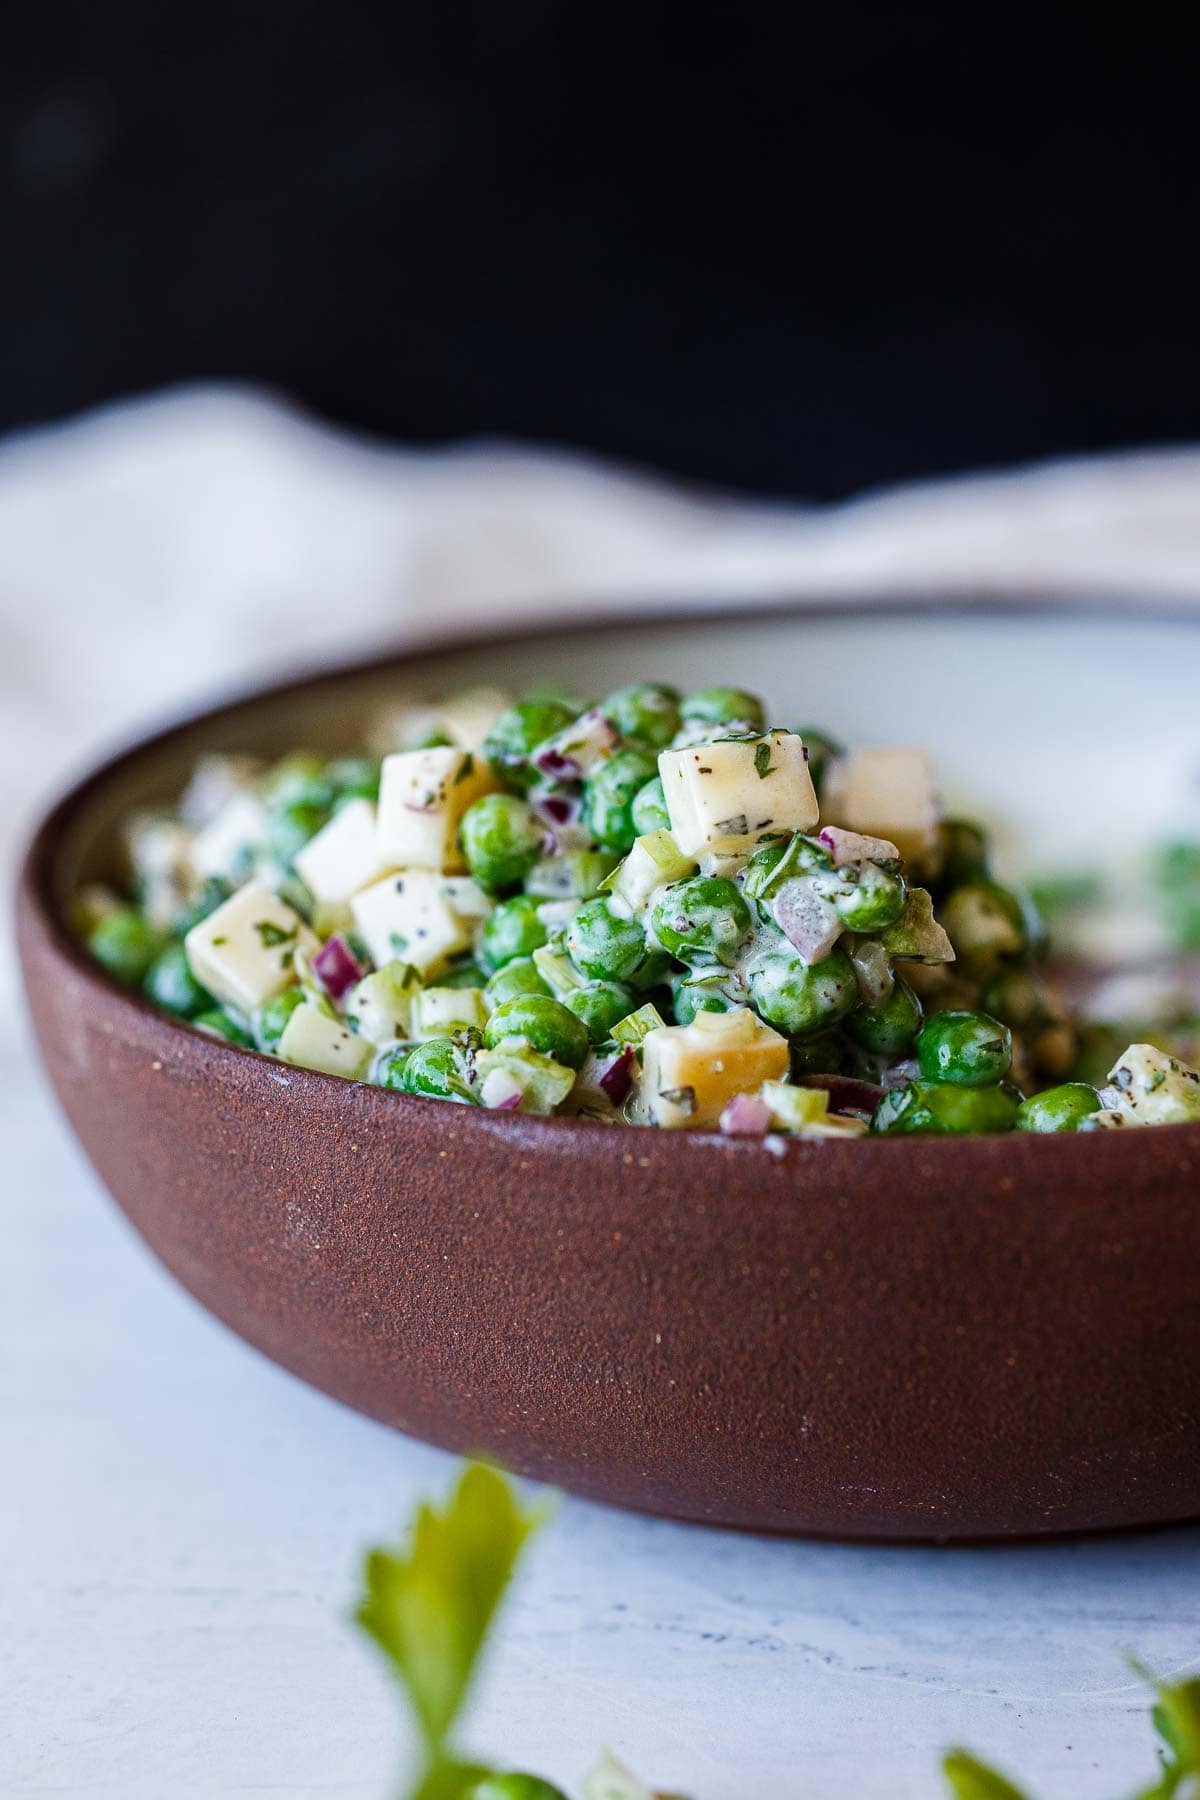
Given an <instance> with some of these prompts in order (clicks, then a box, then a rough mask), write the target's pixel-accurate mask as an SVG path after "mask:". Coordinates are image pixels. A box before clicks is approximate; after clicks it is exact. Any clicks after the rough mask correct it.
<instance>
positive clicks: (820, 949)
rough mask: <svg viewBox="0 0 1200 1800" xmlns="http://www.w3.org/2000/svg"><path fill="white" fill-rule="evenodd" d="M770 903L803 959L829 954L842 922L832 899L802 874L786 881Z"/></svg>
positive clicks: (790, 942)
mask: <svg viewBox="0 0 1200 1800" xmlns="http://www.w3.org/2000/svg"><path fill="white" fill-rule="evenodd" d="M772 904H773V911H774V913H775V923H776V924H777V925H778V927H779V929H780V931H782V933H783V935H784V937H785V938H786V939H787V941H788V943H789V944H791V946H792V948H793V949H794V950H795V951H796V952H797V953H798V954H799V955H800V956H801V957H802V958H803V960H804V961H805V962H806V963H815V962H820V961H821V960H822V959H823V958H824V957H826V956H828V955H829V952H830V951H831V950H832V949H833V946H834V945H835V944H836V943H837V941H838V939H839V937H841V935H842V922H841V920H840V919H839V918H838V916H837V912H836V911H835V909H834V907H833V904H832V902H831V901H829V900H826V899H825V897H824V896H823V895H822V894H819V893H817V891H816V889H815V888H814V887H813V885H812V882H811V881H809V880H808V878H807V877H806V876H804V875H797V876H795V877H794V878H793V879H792V880H791V881H785V882H784V884H783V886H782V887H781V888H780V890H779V892H778V893H777V894H776V895H775V898H774V901H773V903H772Z"/></svg>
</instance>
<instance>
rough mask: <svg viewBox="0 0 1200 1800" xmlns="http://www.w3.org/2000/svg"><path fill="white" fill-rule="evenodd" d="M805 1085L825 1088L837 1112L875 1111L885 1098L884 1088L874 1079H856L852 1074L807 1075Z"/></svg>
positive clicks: (831, 1108) (832, 1108)
mask: <svg viewBox="0 0 1200 1800" xmlns="http://www.w3.org/2000/svg"><path fill="white" fill-rule="evenodd" d="M804 1085H805V1087H815V1088H824V1089H825V1092H826V1093H827V1094H828V1095H829V1110H830V1112H835V1113H845V1112H848V1113H873V1112H874V1111H875V1108H876V1107H877V1106H878V1105H879V1102H880V1101H881V1100H882V1098H883V1089H882V1088H881V1087H876V1085H875V1083H874V1082H873V1081H855V1079H854V1077H853V1076H852V1075H806V1076H805V1077H804Z"/></svg>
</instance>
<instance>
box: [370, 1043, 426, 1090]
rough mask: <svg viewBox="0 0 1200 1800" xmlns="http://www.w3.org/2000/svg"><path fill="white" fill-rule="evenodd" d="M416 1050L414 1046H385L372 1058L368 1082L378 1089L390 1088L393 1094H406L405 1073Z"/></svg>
mask: <svg viewBox="0 0 1200 1800" xmlns="http://www.w3.org/2000/svg"><path fill="white" fill-rule="evenodd" d="M415 1048H416V1046H415V1045H413V1044H385V1045H384V1046H383V1048H382V1050H378V1051H376V1053H375V1055H374V1057H373V1058H372V1060H371V1066H370V1068H369V1069H368V1070H367V1080H368V1081H370V1082H372V1083H373V1084H374V1085H375V1086H376V1087H381V1088H390V1089H391V1090H392V1092H393V1093H396V1094H401V1093H406V1092H407V1089H406V1088H405V1085H404V1071H405V1069H406V1068H407V1066H408V1059H409V1057H410V1056H411V1055H412V1053H413V1050H414V1049H415Z"/></svg>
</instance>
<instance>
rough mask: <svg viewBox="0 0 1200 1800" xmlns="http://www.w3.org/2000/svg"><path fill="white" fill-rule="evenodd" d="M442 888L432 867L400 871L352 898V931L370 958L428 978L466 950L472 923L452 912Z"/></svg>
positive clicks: (443, 882) (438, 876)
mask: <svg viewBox="0 0 1200 1800" xmlns="http://www.w3.org/2000/svg"><path fill="white" fill-rule="evenodd" d="M445 890H446V882H445V881H444V879H443V878H442V876H440V875H435V874H434V872H433V871H432V870H431V869H401V870H400V871H399V872H398V873H397V874H394V875H385V876H384V878H383V880H382V881H376V882H373V883H372V885H371V886H370V887H367V888H362V889H361V890H360V891H359V892H358V893H357V894H355V896H354V898H353V899H352V900H351V902H350V911H351V912H352V914H353V915H354V928H355V930H356V931H357V932H358V935H359V936H360V937H361V938H362V940H363V942H364V944H365V945H366V946H367V949H368V950H369V951H370V952H371V960H372V961H373V962H376V963H385V962H389V961H391V960H392V958H394V957H401V958H403V960H404V961H405V962H410V963H411V964H412V965H413V967H414V968H415V969H417V970H418V971H419V972H420V974H422V975H427V974H429V973H430V972H432V971H439V970H441V969H442V968H443V967H444V965H445V963H446V962H447V960H448V959H449V958H450V957H452V956H455V955H457V953H458V952H459V951H460V950H466V949H468V948H469V947H470V943H471V939H472V936H473V934H474V924H473V921H472V920H471V919H465V918H464V917H463V916H462V914H461V913H459V912H456V911H455V909H454V905H453V902H452V899H451V898H450V897H449V896H448V895H447V894H446V891H445Z"/></svg>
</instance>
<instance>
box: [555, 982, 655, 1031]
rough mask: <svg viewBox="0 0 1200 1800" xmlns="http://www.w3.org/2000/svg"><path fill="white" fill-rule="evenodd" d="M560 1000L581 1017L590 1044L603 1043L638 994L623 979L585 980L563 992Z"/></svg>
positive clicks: (635, 1002)
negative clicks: (579, 985) (565, 992)
mask: <svg viewBox="0 0 1200 1800" xmlns="http://www.w3.org/2000/svg"><path fill="white" fill-rule="evenodd" d="M562 1003H563V1005H564V1006H566V1007H569V1008H570V1010H571V1011H572V1012H573V1013H574V1014H575V1016H576V1018H578V1019H582V1020H583V1023H584V1024H585V1026H586V1027H587V1034H588V1037H589V1038H590V1039H591V1041H592V1043H593V1044H603V1043H604V1041H605V1040H606V1039H607V1038H608V1037H610V1036H611V1035H612V1028H613V1026H614V1025H616V1024H617V1023H618V1021H619V1020H621V1019H625V1018H628V1016H629V1014H630V1013H631V1012H633V1011H634V1009H635V1008H636V1006H637V995H636V994H635V993H634V991H633V989H632V988H628V987H626V986H625V983H624V982H623V981H588V982H585V983H584V985H583V986H582V987H577V988H572V989H571V991H570V993H568V994H564V995H563V999H562Z"/></svg>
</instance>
